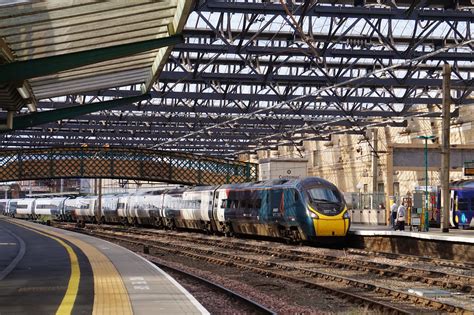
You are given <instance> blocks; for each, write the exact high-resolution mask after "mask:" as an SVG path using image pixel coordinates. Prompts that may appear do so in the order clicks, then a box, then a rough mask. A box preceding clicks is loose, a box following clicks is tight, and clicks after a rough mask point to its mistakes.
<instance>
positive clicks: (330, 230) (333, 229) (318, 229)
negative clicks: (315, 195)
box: [308, 207, 351, 237]
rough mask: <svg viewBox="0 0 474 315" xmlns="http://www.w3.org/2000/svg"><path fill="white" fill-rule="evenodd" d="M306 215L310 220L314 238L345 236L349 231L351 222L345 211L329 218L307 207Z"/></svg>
mask: <svg viewBox="0 0 474 315" xmlns="http://www.w3.org/2000/svg"><path fill="white" fill-rule="evenodd" d="M308 213H309V214H310V217H311V219H312V222H313V226H314V231H315V234H316V237H319V236H346V234H347V232H348V231H349V227H350V224H351V221H350V217H349V213H348V212H347V209H344V210H343V211H342V212H341V213H339V214H337V215H331V216H329V215H325V214H323V213H321V212H320V211H317V210H315V209H314V208H312V207H309V210H308Z"/></svg>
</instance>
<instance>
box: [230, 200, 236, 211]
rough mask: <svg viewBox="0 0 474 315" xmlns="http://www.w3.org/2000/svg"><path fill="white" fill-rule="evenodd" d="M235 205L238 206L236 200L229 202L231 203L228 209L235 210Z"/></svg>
mask: <svg viewBox="0 0 474 315" xmlns="http://www.w3.org/2000/svg"><path fill="white" fill-rule="evenodd" d="M237 205H238V201H237V200H231V201H230V207H229V208H232V209H236V208H237Z"/></svg>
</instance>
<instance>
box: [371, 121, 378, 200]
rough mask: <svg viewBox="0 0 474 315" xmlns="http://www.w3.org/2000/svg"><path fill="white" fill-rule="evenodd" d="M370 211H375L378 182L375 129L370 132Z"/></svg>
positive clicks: (376, 136)
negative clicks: (371, 150)
mask: <svg viewBox="0 0 474 315" xmlns="http://www.w3.org/2000/svg"><path fill="white" fill-rule="evenodd" d="M372 147H373V152H372V209H377V206H378V205H377V203H376V202H375V194H376V192H377V188H378V187H377V182H378V156H377V151H378V132H377V129H373V130H372Z"/></svg>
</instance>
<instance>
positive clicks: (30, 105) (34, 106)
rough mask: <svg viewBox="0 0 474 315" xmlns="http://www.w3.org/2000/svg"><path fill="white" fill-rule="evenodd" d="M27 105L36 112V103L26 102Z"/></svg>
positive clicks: (31, 110)
mask: <svg viewBox="0 0 474 315" xmlns="http://www.w3.org/2000/svg"><path fill="white" fill-rule="evenodd" d="M26 107H28V110H29V111H30V112H36V111H37V108H36V105H35V104H34V103H28V104H26Z"/></svg>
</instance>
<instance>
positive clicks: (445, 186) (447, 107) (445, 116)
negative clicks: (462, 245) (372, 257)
mask: <svg viewBox="0 0 474 315" xmlns="http://www.w3.org/2000/svg"><path fill="white" fill-rule="evenodd" d="M450 119H451V66H450V65H449V64H445V65H443V113H442V120H443V127H442V136H441V137H442V143H441V209H442V212H441V230H442V231H443V232H445V233H446V232H449V207H450V196H449V155H450V152H449V151H450V150H449V148H450Z"/></svg>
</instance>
